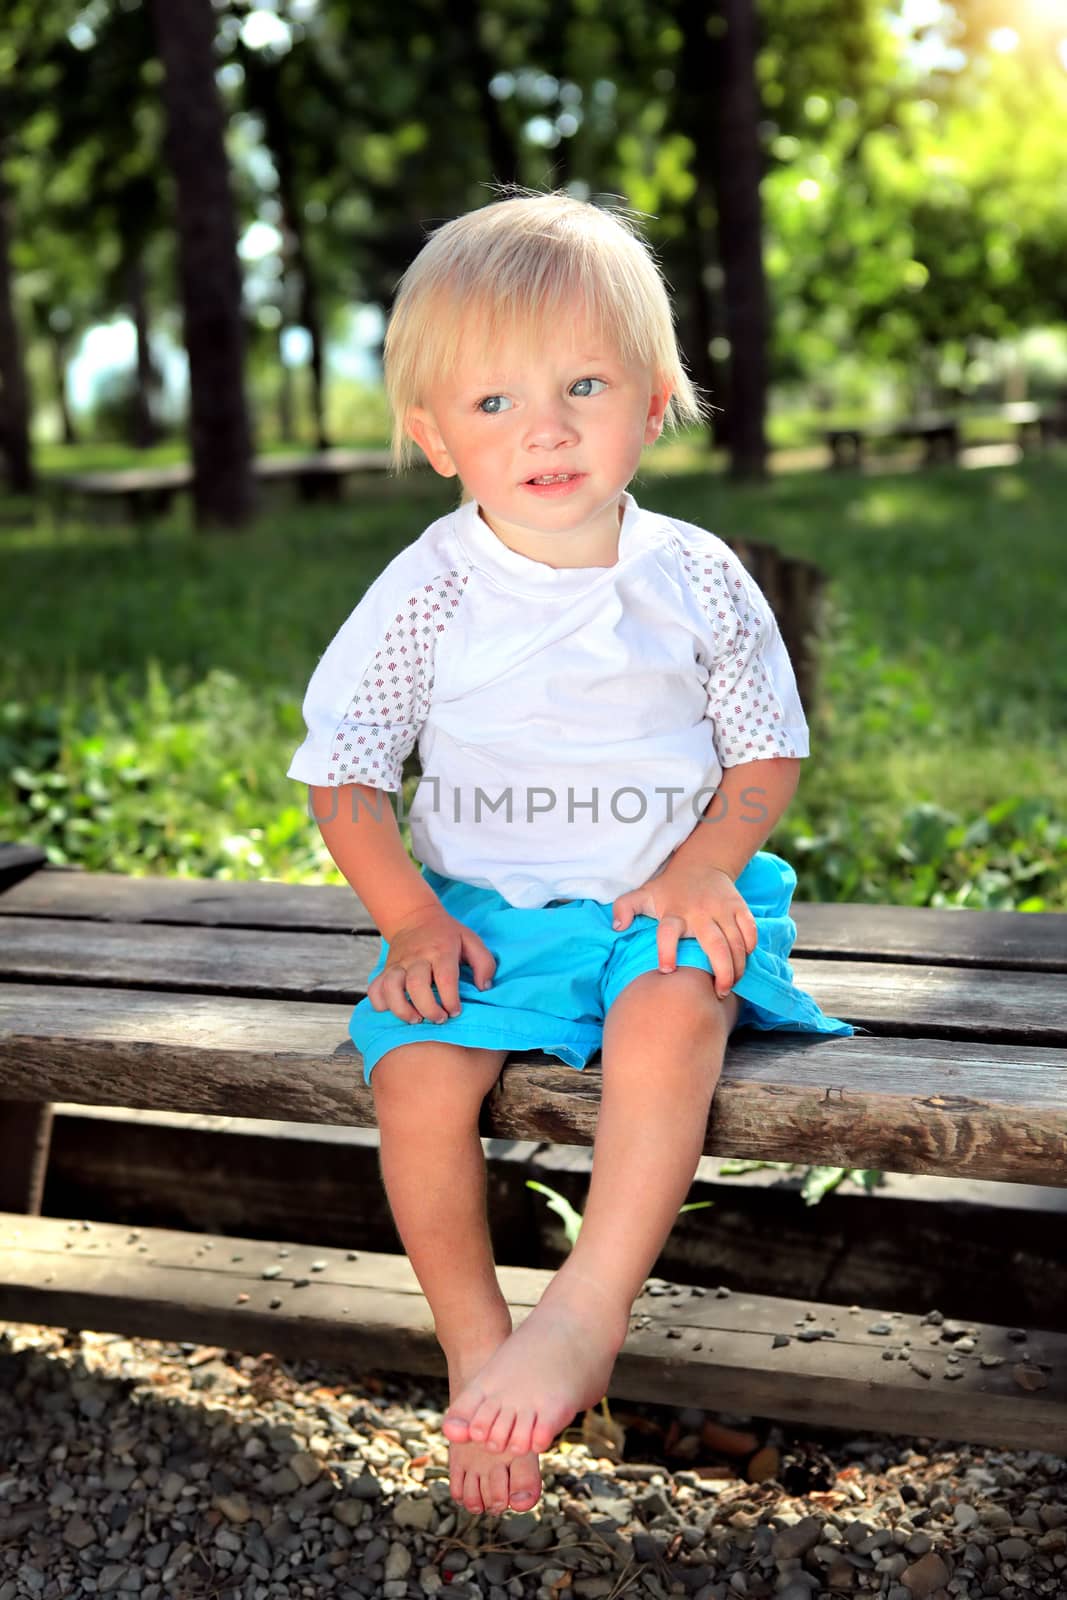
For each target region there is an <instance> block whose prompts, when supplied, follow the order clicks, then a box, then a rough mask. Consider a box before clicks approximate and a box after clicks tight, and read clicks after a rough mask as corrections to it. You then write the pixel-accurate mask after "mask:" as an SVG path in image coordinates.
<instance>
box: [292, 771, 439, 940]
mask: <svg viewBox="0 0 1067 1600" xmlns="http://www.w3.org/2000/svg"><path fill="white" fill-rule="evenodd" d="M309 793H310V796H311V809H312V814H313V816H314V818H315V821H316V822H317V823H318V826H319V832H320V833H321V834H322V838H323V843H324V844H325V846H326V848H327V850H328V851H329V852H330V854H331V856H332V857H333V859H334V861H335V862H336V863H337V866H338V869H339V870H340V872H341V874H342V876H343V877H345V878H346V879H347V880H348V882H349V884H350V885H351V887H352V888H353V889H354V890H355V891H356V893H357V894H358V895H359V898H360V899H361V900H362V901H363V904H364V905H365V906H366V908H367V910H368V911H369V912H370V914H371V917H372V919H373V921H374V926H375V927H376V928H378V929H379V930H380V931H381V935H382V937H383V939H386V940H387V941H388V942H389V943H392V938H393V933H394V931H395V930H396V929H397V928H399V927H403V925H404V924H405V923H406V922H408V921H410V920H411V919H412V917H418V916H419V915H425V914H426V913H428V912H432V911H441V910H443V909H444V908H443V907H442V905H441V902H440V900H439V899H438V898H437V896H436V895H435V894H434V892H433V890H432V889H431V888H430V885H429V884H428V883H427V882H426V879H425V878H424V877H423V876H422V873H421V872H420V871H419V870H418V868H417V867H416V866H415V864H414V862H413V861H412V859H411V857H410V856H409V855H408V853H407V851H406V850H405V849H404V841H403V840H402V839H401V837H400V829H399V828H398V827H397V822H396V817H395V816H394V814H393V808H392V806H391V805H390V804H389V797H388V795H387V794H386V793H385V792H384V790H382V789H372V788H371V786H370V784H367V783H345V784H338V785H337V786H336V787H327V786H322V787H319V786H318V785H316V784H312V785H310V786H309Z"/></svg>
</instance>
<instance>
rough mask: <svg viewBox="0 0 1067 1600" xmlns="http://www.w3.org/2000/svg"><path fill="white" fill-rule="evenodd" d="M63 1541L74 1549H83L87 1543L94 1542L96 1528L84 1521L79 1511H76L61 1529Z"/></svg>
mask: <svg viewBox="0 0 1067 1600" xmlns="http://www.w3.org/2000/svg"><path fill="white" fill-rule="evenodd" d="M63 1543H64V1544H69V1545H71V1546H72V1547H73V1548H74V1549H75V1550H84V1549H86V1547H87V1546H88V1545H91V1544H95V1543H96V1530H95V1528H93V1527H92V1525H91V1524H90V1523H88V1522H86V1520H85V1518H84V1517H83V1516H82V1515H81V1513H80V1512H77V1513H75V1515H74V1516H73V1517H71V1519H70V1521H69V1522H68V1523H67V1526H66V1527H65V1528H64V1529H63Z"/></svg>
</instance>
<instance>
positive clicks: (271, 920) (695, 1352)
mask: <svg viewBox="0 0 1067 1600" xmlns="http://www.w3.org/2000/svg"><path fill="white" fill-rule="evenodd" d="M30 865H32V854H27V853H24V855H23V858H22V863H21V869H20V866H19V864H18V862H16V863H15V864H14V867H13V872H12V876H14V875H15V873H17V872H18V871H19V870H24V871H25V869H27V868H28V867H29V866H30ZM794 911H795V919H796V922H797V927H798V942H797V946H796V948H795V952H794V960H793V965H794V968H795V971H796V976H797V980H798V982H800V983H801V984H803V985H804V986H805V987H806V988H808V989H810V990H811V992H812V993H813V994H814V995H815V996H816V998H817V999H818V1000H819V1001H820V1002H821V1004H822V1005H823V1006H824V1007H825V1008H826V1009H827V1010H829V1011H830V1012H832V1013H834V1014H836V1015H840V1016H844V1017H846V1018H848V1019H849V1020H850V1021H852V1022H854V1023H856V1024H858V1025H860V1026H861V1027H863V1028H865V1029H866V1030H868V1031H867V1032H866V1033H865V1034H860V1035H857V1036H856V1037H855V1038H852V1039H818V1038H812V1037H809V1038H807V1039H805V1038H803V1037H800V1036H795V1035H794V1036H790V1035H787V1034H780V1035H774V1034H771V1035H759V1034H758V1033H752V1032H745V1031H742V1032H740V1033H738V1034H737V1035H735V1038H734V1040H733V1041H732V1043H731V1046H730V1049H729V1052H728V1056H727V1062H726V1067H725V1071H724V1075H723V1081H722V1083H721V1085H720V1088H719V1090H718V1092H717V1094H716V1097H715V1100H714V1103H713V1107H712V1115H711V1118H710V1122H709V1127H708V1134H707V1140H706V1143H705V1146H704V1148H705V1151H706V1153H708V1154H711V1155H721V1156H727V1155H729V1156H747V1157H763V1158H766V1159H770V1160H781V1161H789V1160H793V1161H801V1162H812V1163H826V1164H830V1165H842V1166H849V1167H874V1168H881V1169H883V1170H889V1171H898V1172H922V1173H934V1174H942V1175H947V1176H956V1175H961V1176H973V1177H986V1178H995V1179H1007V1180H1009V1181H1011V1180H1015V1181H1019V1182H1029V1183H1038V1184H1046V1185H1056V1186H1062V1185H1064V1184H1065V1182H1067V1048H1065V1028H1067V985H1065V983H1064V977H1063V974H1064V971H1065V968H1067V916H1064V915H1057V914H1040V915H1023V914H1019V913H1012V912H962V911H961V912H954V911H948V910H929V909H919V908H909V907H880V906H865V905H832V904H828V905H812V904H798V905H797V906H796V907H795V908H794ZM376 948H377V938H376V935H375V933H374V931H373V928H372V926H371V923H370V921H369V918H368V917H367V915H366V912H365V911H364V909H363V908H362V907H361V906H360V904H359V902H358V901H357V900H356V898H355V897H354V896H353V895H352V894H351V892H350V891H349V890H348V889H347V888H344V887H341V886H338V887H308V886H296V885H286V884H278V883H226V882H213V881H205V882H201V881H196V880H183V879H151V878H142V879H131V878H125V877H121V876H117V875H116V876H112V875H107V874H96V873H82V872H76V871H64V870H59V869H54V868H41V869H38V870H36V871H29V872H27V875H25V876H22V877H21V878H20V879H19V881H17V882H13V883H11V884H10V886H9V887H7V888H6V889H5V890H3V892H2V893H0V950H2V952H3V956H2V965H3V972H2V974H0V976H2V979H3V985H2V988H0V1097H2V1098H3V1100H4V1102H5V1103H4V1104H3V1105H0V1113H2V1120H0V1130H3V1131H2V1133H0V1171H2V1172H3V1175H4V1191H3V1194H2V1195H0V1203H2V1205H3V1207H4V1213H3V1215H2V1216H0V1239H2V1240H3V1243H4V1246H5V1248H4V1250H3V1252H2V1256H0V1317H3V1318H5V1319H7V1320H9V1321H31V1322H41V1323H51V1324H55V1325H59V1326H74V1327H93V1328H97V1329H101V1330H113V1331H116V1332H120V1333H127V1334H140V1335H144V1336H156V1337H161V1338H168V1339H175V1338H187V1339H198V1340H204V1341H206V1342H210V1343H215V1344H221V1345H224V1346H225V1347H227V1348H233V1349H247V1350H251V1351H254V1352H255V1351H260V1350H263V1349H271V1350H274V1351H275V1352H277V1353H278V1354H282V1355H284V1354H298V1353H299V1354H301V1355H312V1354H317V1355H320V1356H322V1357H324V1358H327V1359H347V1360H350V1361H353V1362H357V1363H363V1364H365V1365H374V1364H375V1360H376V1354H377V1356H378V1357H380V1352H381V1350H382V1348H383V1343H382V1338H383V1335H384V1334H386V1333H387V1334H388V1348H389V1350H390V1361H391V1364H392V1365H394V1366H397V1367H400V1368H402V1369H407V1370H411V1371H413V1372H416V1371H417V1372H436V1373H440V1372H443V1370H444V1369H443V1362H442V1360H441V1357H440V1353H439V1351H438V1349H437V1346H436V1343H435V1341H434V1340H433V1337H432V1333H431V1324H430V1319H429V1313H428V1310H427V1308H426V1306H425V1304H424V1302H423V1300H422V1298H421V1295H420V1294H419V1292H418V1289H417V1285H416V1283H415V1280H414V1277H413V1276H412V1274H411V1271H410V1268H409V1267H408V1266H407V1264H406V1262H404V1261H403V1259H402V1258H400V1257H394V1256H389V1255H383V1254H380V1253H375V1254H371V1253H368V1252H365V1251H362V1250H360V1251H359V1252H358V1254H356V1253H353V1252H347V1251H339V1250H328V1249H323V1248H321V1247H318V1246H316V1245H315V1243H314V1241H308V1242H307V1243H294V1242H292V1241H278V1242H276V1243H269V1242H264V1241H262V1240H252V1239H245V1238H234V1237H226V1238H215V1237H210V1236H207V1235H200V1234H189V1233H173V1232H169V1231H167V1230H162V1229H146V1228H141V1229H138V1228H137V1227H136V1225H134V1226H133V1227H132V1228H130V1227H117V1226H107V1225H103V1224H99V1223H94V1224H92V1225H89V1226H86V1225H83V1224H81V1223H80V1222H79V1221H78V1219H71V1218H61V1219H55V1218H44V1217H41V1216H39V1215H34V1214H32V1213H33V1212H34V1211H35V1210H36V1209H38V1207H39V1194H40V1184H41V1175H42V1165H43V1161H44V1160H45V1158H46V1149H47V1119H48V1111H47V1107H48V1106H49V1104H50V1103H52V1102H54V1101H73V1102H76V1103H81V1104H86V1105H108V1106H122V1107H146V1108H155V1109H158V1110H181V1111H199V1112H210V1113H215V1114H222V1115H227V1114H229V1115H239V1116H249V1117H267V1118H280V1119H288V1120H292V1121H299V1122H311V1123H315V1122H325V1123H334V1124H347V1125H353V1126H371V1125H373V1120H374V1115H373V1101H372V1097H371V1094H370V1091H369V1090H368V1089H367V1088H365V1087H364V1085H363V1081H362V1074H361V1070H360V1062H359V1060H358V1057H357V1055H356V1052H355V1050H354V1048H353V1046H352V1043H351V1041H350V1039H349V1036H348V1029H347V1023H348V1017H349V1013H350V1008H351V1005H352V1004H353V1002H354V1001H355V1000H356V999H357V998H358V997H359V995H360V994H361V993H362V992H363V990H364V986H365V983H366V979H367V976H368V974H369V972H370V969H371V966H372V964H373V962H374V959H375V954H376ZM599 1090H600V1070H599V1065H598V1064H593V1065H591V1066H590V1067H589V1068H587V1069H586V1071H585V1072H584V1073H581V1074H579V1073H576V1072H574V1071H572V1070H571V1069H569V1068H567V1067H564V1066H562V1065H560V1064H559V1063H554V1062H552V1061H550V1060H546V1059H544V1058H540V1057H536V1056H528V1057H520V1056H516V1057H513V1058H512V1059H511V1060H510V1061H509V1062H508V1064H507V1065H506V1066H505V1068H504V1070H503V1072H502V1074H501V1077H500V1080H499V1083H498V1084H497V1085H496V1087H495V1088H494V1090H493V1092H492V1093H491V1094H490V1095H489V1096H488V1097H487V1100H486V1103H485V1108H484V1113H483V1120H482V1132H483V1134H484V1135H486V1136H497V1137H502V1138H522V1139H531V1138H532V1139H539V1140H548V1141H553V1142H556V1143H561V1144H571V1145H585V1144H589V1143H591V1142H592V1138H593V1134H594V1130H595V1125H596V1113H597V1105H598V1100H599ZM131 1221H133V1223H134V1224H135V1222H136V1219H131ZM357 1243H358V1241H357ZM268 1271H269V1273H270V1276H265V1275H264V1274H266V1273H268ZM501 1280H502V1284H503V1286H504V1289H505V1292H506V1293H507V1295H508V1297H509V1300H510V1301H511V1304H512V1307H513V1311H514V1314H515V1318H516V1321H518V1320H521V1318H522V1317H523V1316H524V1315H525V1314H526V1311H527V1310H528V1309H529V1307H530V1306H531V1305H532V1304H533V1303H534V1302H535V1301H536V1299H537V1297H538V1296H539V1294H540V1292H541V1289H542V1288H543V1286H544V1283H545V1282H546V1281H547V1274H545V1273H543V1272H537V1271H533V1270H528V1269H517V1268H511V1269H509V1268H503V1269H502V1270H501ZM939 1309H940V1310H941V1311H943V1312H944V1313H945V1315H947V1316H949V1317H951V1315H952V1309H953V1308H952V1285H951V1276H950V1275H949V1276H948V1279H947V1281H946V1284H945V1294H944V1300H943V1303H942V1305H941V1307H940V1308H939ZM1005 1310H1006V1315H1007V1317H1008V1318H1009V1319H1010V1317H1011V1308H1010V1306H1009V1307H1006V1308H1005ZM798 1324H799V1326H798ZM972 1326H973V1330H974V1331H973V1335H972V1337H973V1339H974V1341H975V1347H974V1349H973V1350H971V1351H968V1352H967V1353H966V1354H965V1355H964V1356H962V1357H960V1358H959V1359H957V1360H956V1361H955V1362H954V1363H950V1362H948V1360H947V1356H948V1355H949V1354H953V1353H956V1352H954V1350H953V1344H952V1342H949V1341H946V1339H945V1337H944V1335H943V1334H942V1331H941V1329H940V1328H939V1327H938V1326H936V1325H930V1324H928V1323H923V1322H922V1321H921V1320H920V1318H919V1316H918V1315H915V1316H901V1315H898V1314H897V1313H895V1312H894V1313H892V1314H890V1315H889V1316H883V1315H882V1314H881V1313H879V1311H878V1310H877V1308H870V1309H862V1308H855V1309H849V1308H846V1307H840V1306H830V1305H820V1304H811V1303H810V1302H806V1301H785V1300H779V1299H776V1298H773V1297H766V1296H757V1295H751V1294H747V1293H745V1292H744V1291H743V1290H741V1289H735V1290H734V1292H733V1293H732V1294H730V1295H729V1296H727V1297H725V1298H720V1297H718V1296H717V1295H715V1294H714V1293H713V1292H710V1291H709V1292H703V1293H702V1292H701V1291H700V1290H699V1289H695V1290H694V1289H690V1288H689V1287H687V1286H676V1292H674V1291H672V1292H663V1291H662V1289H661V1292H660V1293H658V1294H646V1295H645V1296H643V1297H642V1298H641V1299H640V1300H639V1301H638V1302H637V1304H636V1306H635V1308H634V1316H633V1319H632V1322H631V1333H630V1336H629V1338H628V1339H627V1342H626V1345H625V1347H624V1349H623V1351H622V1353H621V1355H620V1357H619V1361H618V1363H617V1366H616V1371H615V1375H614V1377H613V1380H612V1386H611V1392H612V1393H613V1394H618V1395H621V1396H629V1397H641V1398H645V1399H650V1400H654V1399H659V1400H668V1401H671V1402H674V1403H687V1404H695V1405H703V1406H708V1407H712V1408H718V1409H724V1408H725V1409H727V1410H732V1411H737V1410H739V1409H746V1410H748V1411H750V1412H751V1413H753V1414H756V1415H763V1416H776V1417H781V1418H783V1419H794V1420H798V1421H805V1420H808V1421H813V1422H822V1423H825V1424H830V1425H839V1426H843V1427H844V1426H847V1427H850V1428H855V1427H861V1428H869V1429H885V1430H887V1431H896V1432H901V1433H913V1434H921V1435H927V1436H935V1437H944V1438H954V1439H965V1440H972V1441H974V1442H985V1443H990V1444H997V1445H1003V1446H1013V1447H1036V1448H1041V1449H1065V1448H1067V1335H1065V1334H1064V1333H1062V1332H1060V1333H1057V1332H1053V1331H1044V1332H1043V1331H1040V1330H1035V1329H1029V1330H1025V1332H1024V1335H1023V1337H1022V1338H1019V1337H1017V1335H1018V1334H1019V1332H1020V1330H1013V1329H1011V1328H1010V1327H1008V1326H1003V1327H1000V1326H997V1327H994V1326H991V1325H972ZM885 1328H888V1329H889V1330H890V1331H889V1332H888V1333H886V1332H884V1331H880V1330H883V1329H885ZM802 1333H803V1334H804V1337H803V1338H802V1337H801V1336H800V1335H801V1334H802ZM783 1336H784V1342H783ZM906 1340H907V1341H910V1352H911V1353H910V1358H909V1356H908V1355H907V1354H906V1352H905V1351H904V1345H905V1341H906ZM887 1350H891V1351H892V1352H893V1356H894V1358H893V1359H891V1360H888V1359H886V1352H887ZM957 1354H958V1353H957ZM983 1362H988V1363H993V1364H989V1365H986V1364H983Z"/></svg>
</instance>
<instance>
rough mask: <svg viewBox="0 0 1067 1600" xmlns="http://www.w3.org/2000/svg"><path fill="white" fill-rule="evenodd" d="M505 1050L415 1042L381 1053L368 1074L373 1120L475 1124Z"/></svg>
mask: <svg viewBox="0 0 1067 1600" xmlns="http://www.w3.org/2000/svg"><path fill="white" fill-rule="evenodd" d="M506 1058H507V1052H506V1051H504V1050H480V1049H471V1048H468V1047H466V1046H463V1045H453V1044H446V1043H445V1042H444V1040H441V1041H440V1043H438V1042H437V1041H436V1040H420V1041H419V1042H418V1043H414V1044H407V1045H398V1046H397V1047H396V1048H395V1049H393V1050H388V1051H386V1053H385V1055H383V1056H382V1057H380V1059H379V1060H378V1061H377V1063H376V1064H375V1066H374V1067H373V1068H372V1070H371V1075H370V1086H371V1092H372V1094H373V1095H374V1104H375V1110H376V1112H377V1115H378V1122H379V1125H381V1123H382V1121H383V1119H388V1120H390V1121H393V1122H395V1121H398V1120H410V1121H411V1122H417V1123H418V1124H420V1125H422V1126H425V1127H438V1128H451V1127H454V1126H456V1125H457V1124H458V1125H460V1126H463V1125H466V1124H467V1123H470V1122H473V1123H475V1124H476V1123H477V1120H478V1114H479V1112H480V1110H481V1105H482V1101H483V1100H484V1099H485V1096H486V1094H487V1093H488V1092H489V1090H490V1088H491V1087H492V1085H493V1084H494V1083H495V1082H496V1080H497V1078H498V1077H499V1076H500V1069H501V1067H502V1066H503V1064H504V1061H505V1060H506Z"/></svg>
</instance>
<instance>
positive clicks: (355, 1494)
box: [345, 1472, 382, 1500]
mask: <svg viewBox="0 0 1067 1600" xmlns="http://www.w3.org/2000/svg"><path fill="white" fill-rule="evenodd" d="M345 1488H346V1489H347V1490H348V1492H349V1494H350V1495H351V1496H352V1498H353V1499H354V1500H380V1499H381V1494H382V1486H381V1484H380V1483H379V1481H378V1479H377V1478H376V1477H375V1476H374V1474H373V1472H361V1473H360V1474H359V1476H358V1477H356V1478H350V1479H349V1480H348V1482H347V1483H346V1484H345Z"/></svg>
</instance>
